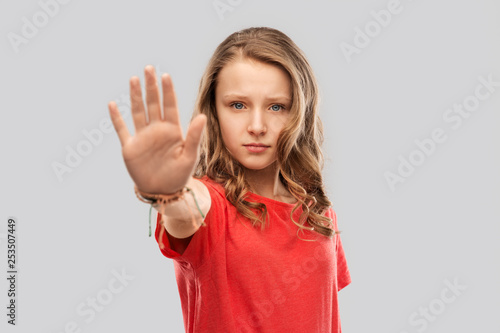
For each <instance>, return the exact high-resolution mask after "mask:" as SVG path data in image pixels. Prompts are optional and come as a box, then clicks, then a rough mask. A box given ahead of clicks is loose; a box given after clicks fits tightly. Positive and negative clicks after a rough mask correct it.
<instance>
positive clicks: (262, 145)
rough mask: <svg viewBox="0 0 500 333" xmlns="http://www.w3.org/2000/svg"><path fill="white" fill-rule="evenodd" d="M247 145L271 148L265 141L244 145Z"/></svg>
mask: <svg viewBox="0 0 500 333" xmlns="http://www.w3.org/2000/svg"><path fill="white" fill-rule="evenodd" d="M244 146H245V147H264V148H269V147H270V146H268V145H265V144H263V143H249V144H246V145H244Z"/></svg>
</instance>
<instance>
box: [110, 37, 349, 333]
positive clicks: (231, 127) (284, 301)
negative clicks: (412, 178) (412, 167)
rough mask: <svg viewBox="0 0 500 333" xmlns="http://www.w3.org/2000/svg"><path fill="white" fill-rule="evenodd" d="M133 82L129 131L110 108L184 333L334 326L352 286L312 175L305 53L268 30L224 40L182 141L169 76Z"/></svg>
mask: <svg viewBox="0 0 500 333" xmlns="http://www.w3.org/2000/svg"><path fill="white" fill-rule="evenodd" d="M145 80H146V106H147V107H146V108H145V105H144V102H143V98H142V95H141V88H140V82H139V78H138V77H132V78H131V79H130V96H131V103H132V116H133V121H134V126H135V135H134V136H131V135H130V133H129V131H128V129H127V127H126V125H125V123H124V121H123V119H122V117H121V115H120V112H119V111H118V108H117V106H116V103H114V102H110V103H109V105H108V106H109V112H110V116H111V119H112V122H113V125H114V128H115V130H116V132H117V134H118V137H119V139H120V143H121V146H122V153H123V159H124V161H125V165H126V167H127V170H128V172H129V174H130V176H131V177H132V180H133V181H134V183H135V191H136V194H137V196H138V198H139V199H140V200H142V201H145V202H148V203H151V205H152V207H154V208H155V209H156V210H157V212H158V215H157V225H156V231H155V238H156V240H157V242H158V244H159V247H160V251H161V252H162V253H163V255H165V256H166V257H168V258H172V259H173V260H174V268H175V274H176V280H177V285H178V290H179V295H180V299H181V304H182V312H183V317H184V326H185V329H186V332H217V333H220V332H278V333H283V332H287V333H290V332H300V333H309V332H321V333H323V332H341V328H340V318H339V311H338V301H337V295H338V291H339V290H340V289H342V288H344V287H345V286H346V285H348V284H349V283H350V282H351V279H350V275H349V270H348V268H347V264H346V260H345V256H344V250H343V248H342V243H341V240H340V237H339V232H338V228H337V219H336V214H335V211H334V210H333V208H332V207H331V206H332V203H331V202H330V201H329V200H328V197H327V196H326V194H325V189H324V184H323V178H322V175H321V170H322V168H323V155H322V152H321V144H322V141H323V128H322V123H321V120H320V118H319V117H318V102H319V96H318V87H317V82H316V79H315V77H314V74H313V71H312V69H311V67H310V65H309V63H308V61H307V59H306V57H305V56H304V54H303V52H302V51H301V50H300V49H299V48H298V47H297V45H295V43H294V42H293V41H292V40H291V39H290V38H289V37H288V36H286V35H285V34H284V33H282V32H280V31H278V30H276V29H272V28H266V27H260V28H248V29H244V30H241V31H238V32H235V33H233V34H231V35H230V36H229V37H227V38H226V39H225V40H224V41H223V42H222V43H221V44H220V45H219V46H218V47H217V49H216V50H215V52H214V54H213V56H212V58H211V59H210V61H209V63H208V66H207V68H206V71H205V73H204V74H203V77H202V79H201V83H200V86H199V93H198V98H197V101H196V106H195V111H194V114H193V118H192V120H191V123H190V126H189V129H188V131H187V133H186V137H185V139H184V136H183V134H182V128H181V125H180V121H179V111H178V108H177V101H176V95H175V92H174V87H173V84H172V79H171V77H170V76H169V75H168V74H163V75H162V76H161V88H162V93H163V99H162V100H161V98H160V92H159V88H158V85H157V78H156V76H155V70H154V68H153V67H152V66H146V68H145Z"/></svg>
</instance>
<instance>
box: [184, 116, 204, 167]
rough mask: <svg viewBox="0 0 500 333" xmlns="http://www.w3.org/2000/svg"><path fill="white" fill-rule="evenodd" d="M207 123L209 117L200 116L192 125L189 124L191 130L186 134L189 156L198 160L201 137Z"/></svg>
mask: <svg viewBox="0 0 500 333" xmlns="http://www.w3.org/2000/svg"><path fill="white" fill-rule="evenodd" d="M206 123H207V116H205V115H204V114H200V115H198V116H196V117H195V118H194V119H193V120H192V121H191V124H189V128H188V131H187V133H186V143H185V144H184V149H185V152H186V155H187V156H193V157H195V158H198V156H197V155H198V148H199V146H200V140H201V135H202V133H203V129H204V128H205V124H206Z"/></svg>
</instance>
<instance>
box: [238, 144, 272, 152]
mask: <svg viewBox="0 0 500 333" xmlns="http://www.w3.org/2000/svg"><path fill="white" fill-rule="evenodd" d="M244 146H245V148H246V149H248V150H249V151H251V152H252V153H262V152H263V151H265V150H266V149H267V148H269V146H266V145H265V144H262V143H249V144H247V145H244Z"/></svg>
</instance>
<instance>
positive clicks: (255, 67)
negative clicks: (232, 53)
mask: <svg viewBox="0 0 500 333" xmlns="http://www.w3.org/2000/svg"><path fill="white" fill-rule="evenodd" d="M215 92H216V96H217V98H229V96H231V95H240V96H254V97H266V98H267V97H273V96H276V97H278V96H280V97H282V98H285V99H290V100H291V93H292V90H291V81H290V77H289V75H288V73H287V72H286V71H285V70H283V69H282V68H280V67H278V66H276V65H271V64H267V63H264V62H260V61H256V60H252V59H248V58H243V59H238V60H235V61H232V62H230V63H228V64H227V65H226V66H224V67H223V68H222V70H221V71H220V72H219V74H218V77H217V86H216V89H215Z"/></svg>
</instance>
